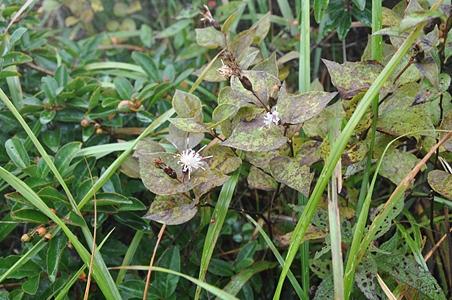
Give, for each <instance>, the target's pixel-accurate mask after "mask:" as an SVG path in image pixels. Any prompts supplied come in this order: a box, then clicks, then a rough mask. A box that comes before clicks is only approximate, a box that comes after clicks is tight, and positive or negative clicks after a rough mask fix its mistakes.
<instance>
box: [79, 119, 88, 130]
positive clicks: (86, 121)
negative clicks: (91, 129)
mask: <svg viewBox="0 0 452 300" xmlns="http://www.w3.org/2000/svg"><path fill="white" fill-rule="evenodd" d="M80 126H82V127H84V128H86V127H88V126H89V120H88V119H82V120H81V121H80Z"/></svg>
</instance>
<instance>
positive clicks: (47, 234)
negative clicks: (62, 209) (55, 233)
mask: <svg viewBox="0 0 452 300" xmlns="http://www.w3.org/2000/svg"><path fill="white" fill-rule="evenodd" d="M44 238H45V239H46V240H50V239H51V238H52V234H51V233H50V232H48V233H46V235H45V236H44Z"/></svg>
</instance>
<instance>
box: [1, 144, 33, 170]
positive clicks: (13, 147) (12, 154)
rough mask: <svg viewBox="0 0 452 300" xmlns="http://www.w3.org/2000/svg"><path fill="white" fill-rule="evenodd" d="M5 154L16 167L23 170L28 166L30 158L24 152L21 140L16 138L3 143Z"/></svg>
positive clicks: (25, 151)
mask: <svg viewBox="0 0 452 300" xmlns="http://www.w3.org/2000/svg"><path fill="white" fill-rule="evenodd" d="M5 149H6V153H7V154H8V156H9V158H10V159H11V161H12V162H13V163H14V164H15V165H16V167H18V168H20V169H23V168H26V167H28V166H29V165H30V157H29V156H28V153H27V150H25V147H24V144H23V143H22V140H20V139H19V138H17V137H13V138H11V139H8V140H7V141H6V142H5Z"/></svg>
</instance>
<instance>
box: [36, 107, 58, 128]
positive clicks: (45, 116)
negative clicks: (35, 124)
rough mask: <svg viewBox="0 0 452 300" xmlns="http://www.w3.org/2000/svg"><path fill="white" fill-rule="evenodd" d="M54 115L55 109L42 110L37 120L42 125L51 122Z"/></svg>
mask: <svg viewBox="0 0 452 300" xmlns="http://www.w3.org/2000/svg"><path fill="white" fill-rule="evenodd" d="M55 116H56V111H54V110H43V111H42V112H41V113H40V114H39V122H41V124H42V125H45V124H48V123H50V122H52V120H53V119H54V118H55Z"/></svg>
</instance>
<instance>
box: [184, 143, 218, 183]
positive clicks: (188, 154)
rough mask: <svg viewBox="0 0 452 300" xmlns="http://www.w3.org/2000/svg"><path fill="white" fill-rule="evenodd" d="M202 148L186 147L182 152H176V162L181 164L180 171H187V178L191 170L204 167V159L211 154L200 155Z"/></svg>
mask: <svg viewBox="0 0 452 300" xmlns="http://www.w3.org/2000/svg"><path fill="white" fill-rule="evenodd" d="M202 149H204V147H202V148H201V149H199V150H198V151H195V150H193V149H186V150H184V151H182V153H180V154H178V155H177V156H178V157H179V161H178V162H177V163H178V164H180V165H181V166H182V172H183V173H187V172H188V179H190V174H191V172H193V171H195V170H197V169H203V170H205V169H204V165H205V162H204V160H205V159H207V158H211V157H212V156H206V157H202V156H201V155H200V154H199V152H200V151H201V150H202Z"/></svg>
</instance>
